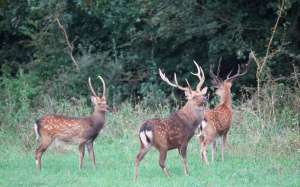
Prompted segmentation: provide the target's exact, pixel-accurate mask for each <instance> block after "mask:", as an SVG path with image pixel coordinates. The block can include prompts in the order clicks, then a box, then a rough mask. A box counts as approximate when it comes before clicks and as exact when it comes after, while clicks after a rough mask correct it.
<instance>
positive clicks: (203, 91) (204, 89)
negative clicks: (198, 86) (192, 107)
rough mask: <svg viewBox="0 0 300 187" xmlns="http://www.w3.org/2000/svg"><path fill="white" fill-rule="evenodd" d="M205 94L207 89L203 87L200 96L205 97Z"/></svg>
mask: <svg viewBox="0 0 300 187" xmlns="http://www.w3.org/2000/svg"><path fill="white" fill-rule="evenodd" d="M206 92H207V87H206V86H205V88H203V89H202V90H201V94H202V95H205V94H206Z"/></svg>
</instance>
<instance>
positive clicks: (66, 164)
mask: <svg viewBox="0 0 300 187" xmlns="http://www.w3.org/2000/svg"><path fill="white" fill-rule="evenodd" d="M73 112H74V111H73ZM77 112H78V111H77ZM86 112H87V111H84V112H82V113H86ZM66 113H67V112H66ZM70 113H72V112H70ZM75 113H76V112H75ZM168 113H169V109H168V108H165V107H160V108H158V109H156V110H153V111H152V110H149V109H148V110H146V109H143V108H142V107H139V106H137V107H135V108H133V107H131V106H130V105H129V104H125V105H123V106H122V107H121V110H120V111H119V112H118V113H117V114H108V116H107V117H108V119H107V125H106V128H105V129H104V131H103V132H102V133H101V134H100V135H99V137H98V138H97V140H96V142H95V154H96V161H97V169H96V170H95V169H93V167H92V165H91V162H90V161H89V159H88V154H87V153H86V156H85V162H84V168H83V169H82V170H79V169H78V159H79V158H78V151H77V146H68V149H65V147H63V149H61V148H55V147H54V148H52V149H49V150H48V151H47V152H46V153H45V154H44V157H43V163H42V164H43V167H42V171H41V172H40V173H39V172H37V171H36V169H35V161H34V155H33V153H34V147H35V146H36V145H35V146H32V147H31V148H29V149H28V148H26V149H24V146H23V145H22V143H12V142H9V141H15V142H20V141H18V140H17V141H16V140H14V139H13V138H14V137H13V136H11V137H10V138H9V135H7V134H6V136H7V138H8V140H7V143H3V144H1V145H0V149H1V154H0V176H1V178H0V186H4V187H6V186H14V187H15V186H300V137H299V131H298V130H292V129H282V128H281V129H276V130H269V131H268V130H265V131H259V129H258V126H259V125H257V121H256V120H255V117H253V118H252V117H251V115H248V114H246V113H243V114H242V115H243V118H242V121H241V119H240V118H239V119H238V120H237V119H235V120H234V123H233V127H232V129H231V131H230V135H229V143H230V146H229V148H228V149H227V151H226V154H225V161H224V162H222V161H221V160H220V152H219V150H218V152H217V153H218V155H217V160H216V161H215V162H214V163H211V164H210V165H209V166H206V165H204V164H203V162H200V160H199V147H198V144H197V141H196V138H193V139H192V141H191V143H190V144H189V148H188V164H189V170H190V175H189V176H184V174H183V170H182V163H181V160H180V158H179V156H178V154H177V151H176V150H173V151H170V152H169V153H168V158H167V166H168V168H169V171H170V173H171V177H170V178H166V177H165V176H164V175H163V172H162V171H161V169H160V167H159V165H158V152H157V151H156V150H155V149H153V150H151V151H150V152H149V153H148V154H147V155H146V157H145V159H144V160H143V161H142V162H141V164H140V170H139V171H140V172H139V173H140V175H139V178H138V181H137V182H134V181H133V162H134V159H135V155H136V154H137V152H138V150H139V143H138V139H137V134H136V132H137V129H138V126H139V124H140V123H141V122H142V121H143V120H145V119H148V118H151V117H161V116H166V115H167V114H168ZM235 116H236V117H239V115H235ZM237 121H238V123H239V125H237ZM0 132H1V131H0ZM3 134H4V133H3V131H2V134H1V136H2V137H4V135H3ZM28 141H31V142H34V137H33V135H32V133H31V134H30V137H29V138H27V139H26V142H27V144H28ZM26 147H28V146H26ZM70 148H71V149H70ZM209 155H210V154H209Z"/></svg>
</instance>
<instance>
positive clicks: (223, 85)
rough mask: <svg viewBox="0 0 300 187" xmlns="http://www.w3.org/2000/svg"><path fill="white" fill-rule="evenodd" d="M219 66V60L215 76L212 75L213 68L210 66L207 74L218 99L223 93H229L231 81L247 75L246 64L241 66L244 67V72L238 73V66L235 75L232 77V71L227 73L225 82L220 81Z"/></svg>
mask: <svg viewBox="0 0 300 187" xmlns="http://www.w3.org/2000/svg"><path fill="white" fill-rule="evenodd" d="M220 64H221V59H220V60H219V65H218V69H217V75H216V74H214V72H213V70H212V69H213V67H212V66H210V70H209V74H210V76H211V78H212V85H213V86H214V87H215V88H217V90H216V94H217V95H218V96H220V97H222V96H223V95H224V94H225V93H228V92H230V89H231V86H232V81H233V80H235V79H237V78H238V77H241V76H243V75H245V74H246V73H247V69H248V63H247V64H245V65H243V66H244V72H242V73H241V72H240V70H241V68H240V65H239V64H238V70H237V73H236V74H235V75H232V76H231V74H232V71H230V72H229V74H228V75H227V77H226V79H225V80H222V79H221V78H220V76H219V74H220Z"/></svg>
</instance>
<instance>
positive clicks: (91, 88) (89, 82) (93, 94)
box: [88, 77, 97, 97]
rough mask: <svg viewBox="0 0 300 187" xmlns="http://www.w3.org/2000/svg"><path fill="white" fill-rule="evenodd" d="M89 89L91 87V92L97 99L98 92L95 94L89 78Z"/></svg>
mask: <svg viewBox="0 0 300 187" xmlns="http://www.w3.org/2000/svg"><path fill="white" fill-rule="evenodd" d="M88 82H89V87H90V90H91V91H92V94H93V95H94V96H95V97H97V94H96V92H95V90H94V88H93V86H92V83H91V77H89V81H88Z"/></svg>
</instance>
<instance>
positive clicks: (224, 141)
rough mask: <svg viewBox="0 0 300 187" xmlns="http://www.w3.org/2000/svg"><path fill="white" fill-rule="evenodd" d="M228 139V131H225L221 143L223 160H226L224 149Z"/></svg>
mask: <svg viewBox="0 0 300 187" xmlns="http://www.w3.org/2000/svg"><path fill="white" fill-rule="evenodd" d="M226 140H227V133H225V134H224V135H223V137H222V143H221V154H222V161H224V150H225V145H226Z"/></svg>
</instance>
